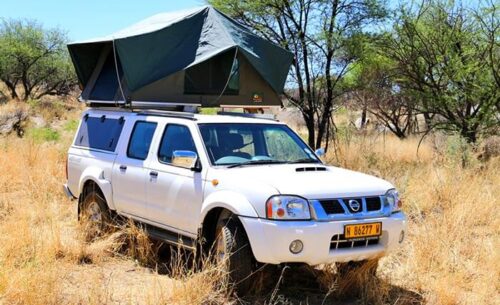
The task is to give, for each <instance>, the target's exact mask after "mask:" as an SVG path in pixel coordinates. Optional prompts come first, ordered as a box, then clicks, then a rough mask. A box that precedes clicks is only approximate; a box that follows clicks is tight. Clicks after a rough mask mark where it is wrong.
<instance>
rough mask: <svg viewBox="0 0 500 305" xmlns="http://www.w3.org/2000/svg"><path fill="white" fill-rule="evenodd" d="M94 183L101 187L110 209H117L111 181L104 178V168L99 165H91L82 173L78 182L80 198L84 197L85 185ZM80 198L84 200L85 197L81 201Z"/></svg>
mask: <svg viewBox="0 0 500 305" xmlns="http://www.w3.org/2000/svg"><path fill="white" fill-rule="evenodd" d="M92 183H93V184H95V185H96V186H97V187H98V188H99V191H100V192H101V194H102V196H103V198H104V199H105V200H106V204H107V205H108V208H109V209H110V210H115V206H114V202H113V190H112V188H111V182H110V181H108V180H107V179H105V178H104V170H103V169H101V168H98V167H89V168H87V169H85V171H84V172H83V173H82V175H81V178H80V181H79V184H78V185H79V187H78V190H79V195H78V198H81V197H82V194H83V193H84V191H85V187H87V186H89V185H92ZM83 196H84V195H83ZM80 200H83V198H81V199H79V201H80Z"/></svg>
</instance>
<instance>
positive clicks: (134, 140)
mask: <svg viewBox="0 0 500 305" xmlns="http://www.w3.org/2000/svg"><path fill="white" fill-rule="evenodd" d="M155 130H156V123H153V122H142V121H141V122H137V123H135V126H134V130H133V131H132V135H131V136H130V142H129V143H128V149H127V156H128V157H129V158H133V159H139V160H146V158H147V157H148V152H149V147H150V146H151V141H152V140H153V135H154V133H155Z"/></svg>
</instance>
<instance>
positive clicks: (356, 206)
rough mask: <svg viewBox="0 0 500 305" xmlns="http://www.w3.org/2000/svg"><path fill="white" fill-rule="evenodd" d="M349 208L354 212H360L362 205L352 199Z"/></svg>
mask: <svg viewBox="0 0 500 305" xmlns="http://www.w3.org/2000/svg"><path fill="white" fill-rule="evenodd" d="M349 207H350V208H351V210H353V212H358V211H359V209H360V208H361V204H359V201H357V200H354V199H351V200H349Z"/></svg>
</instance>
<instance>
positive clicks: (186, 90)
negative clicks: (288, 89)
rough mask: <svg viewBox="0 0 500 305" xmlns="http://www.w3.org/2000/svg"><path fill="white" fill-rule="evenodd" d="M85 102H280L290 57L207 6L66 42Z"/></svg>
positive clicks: (228, 103) (160, 15) (236, 103)
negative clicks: (109, 32) (101, 34)
mask: <svg viewBox="0 0 500 305" xmlns="http://www.w3.org/2000/svg"><path fill="white" fill-rule="evenodd" d="M68 48H69V52H70V55H71V58H72V61H73V64H74V66H75V70H76V73H77V75H78V79H79V81H80V83H81V85H82V87H83V92H82V96H81V98H82V100H84V101H86V102H89V103H92V104H101V103H102V104H110V103H112V104H124V103H127V104H128V103H138V104H140V103H144V102H146V103H147V104H154V103H171V104H176V105H179V104H186V105H200V106H204V107H214V106H230V105H231V106H273V105H280V104H281V101H280V98H279V94H281V93H282V91H283V86H284V83H285V80H286V77H287V74H288V70H289V68H290V65H291V63H292V59H293V57H292V54H291V53H289V52H288V51H286V50H285V49H283V48H281V47H279V46H277V45H275V44H273V43H271V42H269V41H267V40H265V39H262V38H260V37H258V36H256V35H254V34H253V33H251V32H250V31H249V30H248V29H247V28H245V27H244V26H242V25H240V24H239V23H237V22H236V21H234V20H233V19H231V18H229V17H227V16H226V15H224V14H222V13H221V12H219V11H217V10H216V9H214V8H212V7H211V6H204V7H201V8H196V9H191V10H186V11H180V12H174V13H163V14H158V15H155V16H153V17H150V18H148V19H145V20H143V21H141V22H139V23H137V24H135V25H132V26H130V27H128V28H126V29H124V30H122V31H119V32H117V33H114V34H112V35H110V36H107V37H103V38H100V39H93V40H88V41H82V42H75V43H71V44H69V45H68Z"/></svg>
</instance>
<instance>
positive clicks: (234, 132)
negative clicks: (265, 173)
mask: <svg viewBox="0 0 500 305" xmlns="http://www.w3.org/2000/svg"><path fill="white" fill-rule="evenodd" d="M199 128H200V131H201V135H202V138H203V142H204V144H205V147H206V150H207V152H208V155H209V158H210V161H211V162H212V164H214V165H229V166H232V167H236V166H243V165H257V164H273V163H320V161H319V160H318V159H317V157H316V156H315V155H314V153H313V152H312V151H311V149H310V148H309V147H308V146H307V145H306V144H305V143H304V142H303V141H302V140H301V139H300V138H299V137H298V136H297V135H296V134H295V133H294V132H293V131H292V130H291V129H290V128H289V127H287V126H286V125H276V124H244V123H243V124H239V123H230V124H225V123H207V124H199Z"/></svg>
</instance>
